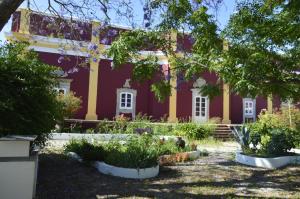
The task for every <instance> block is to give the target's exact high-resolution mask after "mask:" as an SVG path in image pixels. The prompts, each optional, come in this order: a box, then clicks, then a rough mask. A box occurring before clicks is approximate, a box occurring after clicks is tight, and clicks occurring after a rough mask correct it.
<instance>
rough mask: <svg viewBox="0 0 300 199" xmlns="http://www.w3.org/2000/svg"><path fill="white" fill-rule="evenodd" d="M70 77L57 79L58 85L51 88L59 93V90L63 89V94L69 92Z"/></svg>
mask: <svg viewBox="0 0 300 199" xmlns="http://www.w3.org/2000/svg"><path fill="white" fill-rule="evenodd" d="M71 82H72V79H59V84H58V87H54V88H53V89H54V90H55V91H56V92H57V94H59V90H63V91H64V95H65V94H67V93H68V92H70V87H71Z"/></svg>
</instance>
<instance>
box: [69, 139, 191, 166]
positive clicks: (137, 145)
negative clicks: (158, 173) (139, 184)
mask: <svg viewBox="0 0 300 199" xmlns="http://www.w3.org/2000/svg"><path fill="white" fill-rule="evenodd" d="M190 150H191V149H190V147H185V148H180V147H178V146H176V143H175V141H174V140H168V141H166V140H160V139H158V138H157V137H154V136H152V135H141V136H137V135H132V136H131V137H130V138H129V139H128V140H126V142H125V143H123V144H121V142H120V140H115V139H112V140H110V141H109V142H108V143H101V144H99V143H93V144H92V143H90V142H88V141H87V140H84V139H83V140H79V141H76V140H71V141H70V142H69V143H68V144H67V145H66V146H65V152H75V153H77V154H78V155H79V156H80V157H81V158H82V159H83V160H85V161H96V160H99V161H104V162H106V163H107V164H110V165H114V166H118V167H125V168H147V167H153V166H155V165H157V164H158V158H159V156H161V155H170V154H177V153H179V152H186V151H190ZM179 156H180V157H179ZM176 158H177V159H180V161H184V160H186V158H187V155H184V154H181V155H178V157H177V156H176Z"/></svg>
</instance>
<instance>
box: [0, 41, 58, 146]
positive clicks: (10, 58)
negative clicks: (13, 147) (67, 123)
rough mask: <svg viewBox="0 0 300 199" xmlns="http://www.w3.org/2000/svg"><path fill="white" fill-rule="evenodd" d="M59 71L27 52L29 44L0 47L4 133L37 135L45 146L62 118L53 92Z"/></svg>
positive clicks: (1, 129)
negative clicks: (45, 142)
mask: <svg viewBox="0 0 300 199" xmlns="http://www.w3.org/2000/svg"><path fill="white" fill-rule="evenodd" d="M55 70H57V68H55V67H52V66H49V65H47V64H44V63H42V62H41V61H39V59H38V57H37V54H36V53H34V52H33V51H29V50H27V44H26V43H10V44H4V45H3V46H1V47H0V93H1V95H0V134H23V135H26V134H29V135H33V134H35V135H38V141H39V142H41V144H43V142H44V141H45V138H47V136H48V134H49V133H50V131H51V130H52V129H53V128H54V126H55V124H56V120H58V119H61V109H60V107H61V104H60V103H59V102H58V101H57V100H56V94H55V92H54V91H53V87H54V86H56V83H57V82H56V80H55V78H56V76H55V73H54V71H55Z"/></svg>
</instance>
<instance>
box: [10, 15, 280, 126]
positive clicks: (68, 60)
mask: <svg viewBox="0 0 300 199" xmlns="http://www.w3.org/2000/svg"><path fill="white" fill-rule="evenodd" d="M51 20H55V18H54V17H53V16H48V15H46V14H41V13H35V12H31V11H29V10H26V9H20V10H18V11H17V12H15V13H14V14H13V23H12V28H11V32H9V33H6V37H7V39H9V40H21V41H29V42H30V48H32V49H34V50H35V51H36V52H38V54H39V57H40V59H41V60H42V61H44V62H45V63H47V64H51V65H55V66H59V67H60V68H61V71H59V72H60V73H61V80H60V86H59V88H57V90H58V91H59V92H63V93H66V92H69V91H73V92H75V94H76V95H77V96H81V98H82V100H83V104H82V108H81V109H80V110H79V111H78V113H77V114H76V116H75V117H76V118H77V119H85V120H101V119H104V118H108V119H113V118H114V117H115V116H116V115H119V114H122V113H126V114H131V115H132V117H135V115H136V114H138V113H142V114H147V115H149V116H152V117H153V118H154V119H157V120H159V119H160V118H162V117H168V119H169V121H178V120H187V119H191V120H192V121H195V122H206V121H208V120H209V118H213V117H218V118H221V120H222V122H223V123H226V124H228V123H242V122H245V121H253V120H255V119H256V117H257V115H258V114H259V113H260V112H261V110H262V109H267V110H268V111H272V110H273V109H274V108H278V107H280V103H281V102H280V100H279V99H278V98H273V99H272V98H271V97H269V98H264V97H257V98H255V99H252V98H242V97H241V96H239V95H236V94H234V93H231V92H230V88H229V86H228V85H227V84H223V85H222V86H223V91H222V95H220V96H217V97H215V98H213V99H209V98H208V97H207V96H203V95H201V93H199V87H201V86H202V85H203V84H206V83H216V81H217V80H218V77H217V75H216V74H214V73H211V72H204V73H203V74H201V78H199V79H196V80H195V81H193V82H191V81H190V82H183V83H182V84H180V86H178V89H174V88H173V89H172V95H171V96H170V97H169V98H168V99H167V100H165V101H164V102H163V103H160V102H158V101H157V100H156V98H155V96H154V94H153V93H152V92H151V91H150V90H151V89H150V85H151V81H150V80H149V81H145V82H144V83H142V84H138V83H135V82H130V79H131V72H132V67H131V66H130V64H126V65H124V66H123V67H122V68H120V69H116V70H112V64H111V59H110V58H109V57H106V56H104V55H103V54H101V53H100V54H99V55H97V56H98V57H97V58H96V59H92V58H90V54H89V53H88V52H87V51H86V50H84V49H87V48H89V47H91V48H93V46H92V44H97V48H99V50H101V49H106V48H109V46H110V44H111V42H112V41H113V40H114V39H115V38H116V37H117V35H118V33H119V32H120V31H130V29H128V28H124V27H121V26H112V25H111V26H109V28H108V29H106V30H105V31H102V32H101V31H100V32H97V31H96V29H97V28H98V27H99V26H100V25H101V23H100V22H96V21H91V22H80V21H78V22H76V24H75V25H74V26H75V28H73V29H71V28H70V25H68V24H64V21H62V22H61V23H60V26H61V27H51ZM59 28H60V29H62V30H64V31H63V33H61V32H58V31H57V30H58V29H59ZM76 28H78V29H77V30H78V31H77V32H76V31H75V32H74V30H76ZM78 32H79V33H78ZM95 32H96V34H95ZM110 33H114V34H110ZM75 35H76V36H75ZM172 39H174V41H176V44H177V45H176V46H175V48H176V49H177V51H180V48H189V46H191V42H192V41H190V39H189V37H188V36H187V35H184V36H181V35H176V34H173V35H172ZM140 53H141V55H143V54H148V53H154V54H155V55H156V56H157V57H158V60H159V64H160V65H161V68H162V69H163V70H168V69H169V68H170V67H172V66H171V65H170V63H169V60H168V58H167V57H166V56H165V55H164V54H163V53H162V52H161V51H158V50H155V49H150V50H145V51H141V52H140ZM179 78H180V77H178V76H177V81H178V80H179ZM171 84H172V86H173V87H176V79H173V80H171Z"/></svg>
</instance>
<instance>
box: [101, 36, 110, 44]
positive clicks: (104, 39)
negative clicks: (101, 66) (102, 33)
mask: <svg viewBox="0 0 300 199" xmlns="http://www.w3.org/2000/svg"><path fill="white" fill-rule="evenodd" d="M100 43H101V44H104V45H109V39H107V38H106V37H104V38H102V39H101V41H100Z"/></svg>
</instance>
